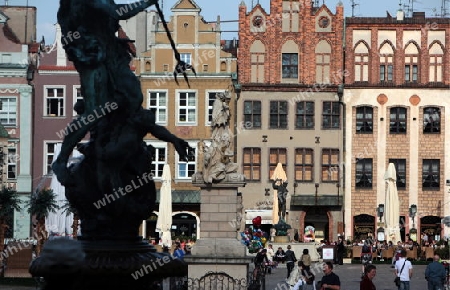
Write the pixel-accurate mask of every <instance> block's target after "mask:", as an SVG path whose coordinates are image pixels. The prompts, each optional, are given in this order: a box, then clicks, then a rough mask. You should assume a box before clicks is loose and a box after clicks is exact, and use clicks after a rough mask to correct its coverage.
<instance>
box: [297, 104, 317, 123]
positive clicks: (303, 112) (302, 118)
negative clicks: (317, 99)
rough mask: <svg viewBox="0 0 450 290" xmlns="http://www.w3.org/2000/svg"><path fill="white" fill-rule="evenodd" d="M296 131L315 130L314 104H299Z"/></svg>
mask: <svg viewBox="0 0 450 290" xmlns="http://www.w3.org/2000/svg"><path fill="white" fill-rule="evenodd" d="M295 128H296V129H314V102H297V112H296V114H295Z"/></svg>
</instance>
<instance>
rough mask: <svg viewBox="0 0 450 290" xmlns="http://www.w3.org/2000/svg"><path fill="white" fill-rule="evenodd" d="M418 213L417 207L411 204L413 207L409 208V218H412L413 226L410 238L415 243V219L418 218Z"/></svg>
mask: <svg viewBox="0 0 450 290" xmlns="http://www.w3.org/2000/svg"><path fill="white" fill-rule="evenodd" d="M416 213H417V205H415V204H411V206H410V207H409V217H410V218H412V222H413V226H412V228H411V229H410V230H409V238H410V239H411V240H413V241H414V242H415V241H417V229H416V224H415V221H414V218H415V217H416Z"/></svg>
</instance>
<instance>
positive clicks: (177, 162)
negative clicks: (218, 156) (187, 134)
mask: <svg viewBox="0 0 450 290" xmlns="http://www.w3.org/2000/svg"><path fill="white" fill-rule="evenodd" d="M199 141H200V140H190V141H187V142H188V144H189V146H190V147H191V148H193V149H194V150H195V159H194V161H188V162H186V161H180V155H178V152H176V151H175V168H176V172H175V178H176V179H177V180H178V181H181V182H184V181H185V182H192V178H191V176H181V175H180V165H186V174H187V172H188V170H187V166H189V165H192V164H193V165H194V173H195V172H197V159H198V142H199Z"/></svg>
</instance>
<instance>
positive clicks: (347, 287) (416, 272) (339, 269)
mask: <svg viewBox="0 0 450 290" xmlns="http://www.w3.org/2000/svg"><path fill="white" fill-rule="evenodd" d="M376 266H377V276H376V277H375V279H374V283H375V286H376V287H377V290H397V288H396V287H395V285H394V278H395V276H394V274H393V269H392V268H391V267H390V265H386V264H378V265H376ZM319 268H320V267H315V264H314V265H312V266H311V269H319ZM425 268H426V266H423V265H420V266H413V277H412V279H411V289H410V290H426V289H427V283H426V280H425V278H424V277H425V275H424V273H425ZM334 272H335V273H336V274H337V275H338V276H339V278H340V279H341V290H359V282H360V281H361V265H358V264H345V265H342V266H335V268H334ZM286 275H287V270H286V265H279V267H278V268H277V269H274V270H273V271H272V274H268V275H266V290H288V289H289V287H288V285H287V284H286V282H285V280H286ZM314 275H315V276H316V281H319V280H320V279H321V278H322V276H323V273H322V272H321V271H320V272H318V271H317V270H316V271H315V272H314ZM0 289H1V290H35V289H36V288H35V287H25V286H6V285H0ZM317 290H319V289H317Z"/></svg>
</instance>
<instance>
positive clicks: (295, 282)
mask: <svg viewBox="0 0 450 290" xmlns="http://www.w3.org/2000/svg"><path fill="white" fill-rule="evenodd" d="M254 263H255V269H254V272H253V278H254V279H257V275H258V271H261V269H264V271H265V269H268V270H267V274H270V273H271V269H272V266H273V265H275V267H276V265H277V264H278V263H285V264H286V269H287V277H286V282H287V283H288V284H289V285H290V287H291V290H300V289H302V290H316V281H315V275H314V274H313V272H312V271H311V256H310V255H309V250H308V249H304V250H303V252H302V255H301V256H300V259H299V260H297V257H296V255H295V252H294V251H293V250H292V247H291V245H288V246H287V250H286V251H284V250H283V248H282V247H278V249H277V251H276V252H274V250H273V246H272V244H269V245H268V246H267V248H261V249H259V251H258V253H257V254H256V257H255V259H254ZM323 273H324V276H323V277H322V280H321V281H320V282H318V285H320V286H319V289H320V290H330V289H333V290H340V285H341V282H340V280H339V276H337V275H336V274H335V273H334V272H333V263H331V262H326V263H324V264H323Z"/></svg>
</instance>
